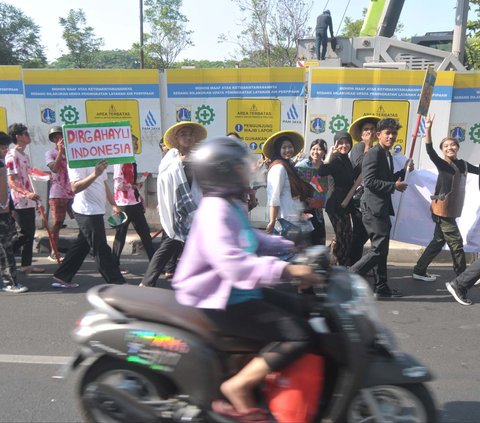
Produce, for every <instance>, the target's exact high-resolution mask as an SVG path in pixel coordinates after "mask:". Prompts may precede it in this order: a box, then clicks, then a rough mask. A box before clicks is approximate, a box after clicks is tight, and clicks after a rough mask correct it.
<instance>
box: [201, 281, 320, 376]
mask: <svg viewBox="0 0 480 423" xmlns="http://www.w3.org/2000/svg"><path fill="white" fill-rule="evenodd" d="M263 293H264V299H262V300H249V301H245V302H243V303H238V304H233V305H228V306H227V308H226V309H225V310H214V309H204V310H203V312H204V313H205V314H206V315H207V317H208V318H209V319H210V320H212V322H213V323H214V324H215V325H216V326H217V327H218V328H219V329H220V331H221V332H222V333H224V334H226V335H230V336H236V337H240V338H245V339H251V340H255V341H259V342H260V343H261V344H263V345H264V347H263V348H262V349H261V351H260V355H261V356H262V357H263V358H264V359H265V361H266V362H267V364H268V366H269V367H270V369H271V370H272V371H277V370H280V369H283V368H284V367H286V366H287V365H288V364H290V363H292V362H293V361H294V360H296V359H297V358H298V357H300V356H301V355H302V354H304V353H305V352H307V350H308V347H309V345H310V342H311V339H312V338H313V331H312V329H311V327H310V325H309V324H308V321H307V320H306V319H305V315H304V309H303V303H302V302H303V299H302V298H299V296H297V295H295V294H287V293H282V292H278V291H276V290H274V289H264V290H263ZM301 316H304V317H303V318H302V317H301Z"/></svg>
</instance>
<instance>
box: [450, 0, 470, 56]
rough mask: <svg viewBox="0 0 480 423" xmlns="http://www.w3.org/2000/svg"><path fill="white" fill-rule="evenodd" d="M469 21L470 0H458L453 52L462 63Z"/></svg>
mask: <svg viewBox="0 0 480 423" xmlns="http://www.w3.org/2000/svg"><path fill="white" fill-rule="evenodd" d="M467 21H468V0H457V8H456V11H455V29H454V30H453V41H452V54H453V55H454V56H455V57H456V58H457V59H458V60H459V61H460V63H463V62H464V56H465V38H466V32H467Z"/></svg>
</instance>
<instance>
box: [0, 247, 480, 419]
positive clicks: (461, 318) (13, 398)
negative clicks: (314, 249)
mask: <svg viewBox="0 0 480 423" xmlns="http://www.w3.org/2000/svg"><path fill="white" fill-rule="evenodd" d="M35 264H37V265H44V266H45V268H46V269H47V273H46V274H44V275H29V276H22V277H21V279H22V280H21V281H22V283H24V284H25V285H27V286H28V287H29V288H30V291H29V292H28V293H24V294H9V293H4V292H0V313H1V314H0V315H1V319H0V328H1V329H0V333H1V334H2V342H1V343H0V422H80V421H81V417H80V413H79V410H78V409H77V406H76V402H75V396H74V392H75V381H76V377H75V375H74V376H72V377H71V378H69V379H67V380H58V379H54V378H52V376H54V375H55V374H57V373H58V369H59V367H60V365H61V364H62V363H64V362H66V360H67V359H68V357H69V356H70V355H71V354H72V353H73V351H74V350H75V345H74V344H73V342H72V341H71V340H70V337H69V332H70V331H71V330H72V328H73V327H74V325H75V321H76V319H78V318H79V317H80V316H81V315H82V313H84V312H85V311H87V310H88V309H89V306H88V304H87V302H86V300H85V292H86V291H87V290H88V288H90V287H92V286H94V285H96V284H99V283H102V282H103V280H102V278H101V277H100V275H99V274H98V273H97V272H96V270H95V265H94V263H93V261H91V260H88V261H87V262H86V263H85V264H84V266H83V268H82V270H81V272H80V273H79V274H78V275H77V277H76V279H75V280H76V281H77V282H79V283H80V287H79V288H77V289H74V290H70V291H59V290H55V289H53V288H51V287H50V282H51V274H52V272H53V271H54V269H55V265H54V264H52V263H50V262H48V261H46V259H44V258H40V259H37V261H36V262H35ZM122 264H125V265H126V266H127V267H128V268H129V269H130V270H131V274H130V275H128V276H127V279H128V281H129V282H131V283H134V284H138V283H139V282H140V280H141V275H142V273H143V271H144V270H145V268H146V265H147V261H146V259H144V258H142V257H139V256H126V257H125V258H124V259H123V262H122ZM389 269H390V281H391V285H392V286H393V287H396V288H398V289H400V290H402V292H403V293H404V294H406V295H405V297H403V298H401V299H395V300H385V301H379V302H377V304H378V308H379V314H380V317H381V319H382V321H383V322H385V323H386V324H387V325H388V326H389V327H390V328H391V329H392V330H393V332H394V333H395V335H396V336H397V338H398V340H399V343H400V346H401V347H402V349H403V350H405V351H407V352H409V353H412V354H414V355H415V356H416V357H417V358H419V359H420V361H422V362H423V363H424V364H425V365H427V366H428V367H429V368H430V369H431V370H432V372H433V373H434V375H435V377H436V379H435V380H434V381H433V382H432V383H430V389H431V390H432V392H433V394H434V396H435V397H436V400H437V404H438V408H439V410H440V415H441V421H442V422H444V423H447V422H448V423H453V422H459V423H460V422H462V423H477V422H478V421H480V417H479V416H480V399H479V394H478V386H479V382H480V370H479V366H477V364H478V363H477V360H478V359H479V352H478V342H479V341H478V339H479V338H480V336H479V335H480V288H473V289H472V292H471V298H472V300H473V301H474V302H475V303H476V304H474V305H473V306H470V307H463V306H461V305H459V304H458V303H456V302H454V301H453V299H452V298H451V296H450V294H448V292H447V291H446V289H445V286H444V282H445V281H448V280H450V279H451V278H452V277H453V271H452V270H451V269H450V268H449V267H439V268H432V269H431V273H434V274H437V275H439V280H438V281H437V282H434V283H432V282H430V283H428V282H417V281H413V280H412V279H411V277H410V274H411V267H410V266H406V265H402V266H398V267H397V266H391V267H390V268H389Z"/></svg>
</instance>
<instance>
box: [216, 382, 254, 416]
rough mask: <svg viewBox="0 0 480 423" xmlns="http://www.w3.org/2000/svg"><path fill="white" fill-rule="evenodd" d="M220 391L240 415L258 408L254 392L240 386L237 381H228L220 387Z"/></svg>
mask: <svg viewBox="0 0 480 423" xmlns="http://www.w3.org/2000/svg"><path fill="white" fill-rule="evenodd" d="M220 391H221V392H222V394H223V395H224V396H225V398H227V399H228V401H230V403H231V404H232V405H233V406H234V407H235V409H236V410H237V411H238V412H239V413H246V412H248V411H249V410H250V409H252V408H255V407H257V405H256V403H255V399H254V398H253V395H252V392H251V391H249V390H246V389H245V386H239V385H238V384H237V383H236V381H235V380H231V379H230V380H227V381H225V382H223V383H222V385H221V386H220Z"/></svg>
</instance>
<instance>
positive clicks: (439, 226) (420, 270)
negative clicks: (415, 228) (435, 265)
mask: <svg viewBox="0 0 480 423" xmlns="http://www.w3.org/2000/svg"><path fill="white" fill-rule="evenodd" d="M434 220H435V222H436V223H435V231H434V233H433V239H432V240H431V241H430V244H428V246H427V248H425V251H424V252H423V254H422V255H421V256H420V258H419V259H418V261H417V264H416V265H415V267H414V268H413V272H414V273H417V274H419V275H424V274H425V273H426V272H427V268H428V266H429V264H430V263H431V262H432V261H433V260H434V259H435V257H437V255H438V253H440V251H442V248H443V246H444V245H445V243H447V244H448V248H450V253H451V254H452V260H453V270H454V271H455V273H456V274H457V275H459V274H460V273H462V272H463V271H464V270H465V269H466V267H467V264H466V261H465V252H464V251H463V239H462V235H461V234H460V230H459V229H458V226H457V222H456V221H455V219H454V218H450V217H440V216H434Z"/></svg>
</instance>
